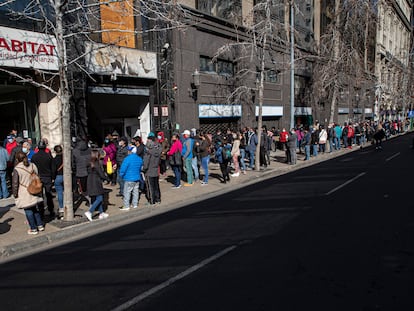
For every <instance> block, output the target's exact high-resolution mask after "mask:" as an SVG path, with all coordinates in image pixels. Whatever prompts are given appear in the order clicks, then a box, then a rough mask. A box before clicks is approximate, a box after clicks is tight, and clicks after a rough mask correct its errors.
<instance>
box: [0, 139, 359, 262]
mask: <svg viewBox="0 0 414 311" xmlns="http://www.w3.org/2000/svg"><path fill="white" fill-rule="evenodd" d="M357 150H359V147H354V148H353V149H341V150H340V151H334V152H332V153H325V154H320V155H318V157H316V158H311V160H310V161H303V159H304V155H303V154H298V162H297V164H296V165H288V164H286V163H284V152H282V151H280V150H277V151H276V152H272V153H271V159H272V161H271V164H270V166H268V167H267V168H266V169H265V170H261V171H247V173H246V175H243V174H240V176H239V177H233V178H231V181H230V182H229V183H227V184H222V183H220V180H219V179H218V178H216V177H215V176H218V175H219V176H221V172H220V168H219V165H218V164H216V163H211V162H210V166H209V173H210V174H209V175H210V178H209V184H208V186H202V185H201V184H200V182H197V183H195V184H194V186H192V187H182V188H180V189H173V188H172V183H171V182H172V180H173V173H172V171H171V170H169V171H168V172H167V178H165V179H161V180H160V188H161V201H162V203H161V204H159V205H158V204H157V205H152V206H148V205H146V204H145V203H146V199H145V197H144V196H142V197H141V199H140V202H139V206H138V208H137V209H130V210H129V211H121V210H120V209H119V208H120V207H121V206H122V199H121V198H120V197H117V196H116V195H115V194H116V193H117V192H118V188H117V187H116V186H115V187H113V186H112V187H111V186H104V187H105V189H106V190H107V192H108V205H107V211H106V212H107V213H108V214H109V218H107V219H105V220H98V219H97V217H95V218H94V221H92V222H89V221H88V220H87V219H86V217H84V215H83V213H84V212H85V211H86V210H87V207H86V206H85V204H84V203H83V204H81V205H80V206H79V208H78V209H77V210H76V212H75V220H74V221H73V222H65V221H63V220H53V221H50V222H47V223H46V226H45V231H43V232H40V233H39V234H38V235H35V236H33V235H28V234H27V229H28V225H27V223H26V217H25V215H24V211H23V210H19V209H17V208H16V207H15V206H14V199H13V198H12V197H10V198H8V199H3V200H0V262H6V261H8V260H12V259H16V258H18V257H21V256H25V255H28V254H30V253H33V252H37V251H41V250H43V249H46V248H49V247H53V246H57V245H60V244H64V243H68V242H71V241H75V240H77V239H81V238H84V237H87V236H89V235H92V234H96V233H99V232H102V231H106V230H110V229H111V228H115V227H119V226H122V225H125V224H128V223H132V222H135V221H138V220H142V219H145V218H148V217H153V216H155V215H158V214H162V213H165V212H168V211H170V210H173V209H177V208H180V207H182V206H185V205H188V204H190V203H194V202H197V201H201V200H204V199H208V198H210V197H214V196H218V195H220V194H222V193H226V192H229V191H232V190H235V189H238V188H242V187H245V186H247V185H250V184H253V183H257V182H259V181H263V180H265V179H268V178H272V177H276V176H279V175H283V174H286V173H288V172H290V171H292V170H297V169H301V168H303V167H307V166H310V165H314V164H316V163H319V162H321V161H325V160H329V159H332V158H334V157H338V156H341V155H343V154H346V153H349V152H352V151H357ZM55 206H57V202H56V204H55Z"/></svg>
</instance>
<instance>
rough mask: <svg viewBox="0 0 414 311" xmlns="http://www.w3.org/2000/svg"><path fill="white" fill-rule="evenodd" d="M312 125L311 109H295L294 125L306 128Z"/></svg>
mask: <svg viewBox="0 0 414 311" xmlns="http://www.w3.org/2000/svg"><path fill="white" fill-rule="evenodd" d="M312 124H313V117H312V108H311V107H295V125H296V126H301V127H304V128H308V127H309V126H311V125H312Z"/></svg>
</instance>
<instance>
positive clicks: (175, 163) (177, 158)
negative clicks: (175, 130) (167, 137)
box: [167, 134, 183, 189]
mask: <svg viewBox="0 0 414 311" xmlns="http://www.w3.org/2000/svg"><path fill="white" fill-rule="evenodd" d="M171 143H172V145H171V148H170V150H169V151H168V152H167V155H168V156H169V157H170V165H171V168H172V170H173V172H174V177H175V181H174V186H173V189H180V188H181V167H182V165H183V162H182V160H181V159H182V158H181V152H182V150H183V145H182V143H181V141H180V139H179V137H178V135H177V134H174V135H173V136H172V137H171ZM177 153H178V154H177Z"/></svg>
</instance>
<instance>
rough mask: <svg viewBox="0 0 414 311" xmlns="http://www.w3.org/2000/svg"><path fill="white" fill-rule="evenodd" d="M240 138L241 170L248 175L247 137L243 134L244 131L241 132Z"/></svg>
mask: <svg viewBox="0 0 414 311" xmlns="http://www.w3.org/2000/svg"><path fill="white" fill-rule="evenodd" d="M239 139H240V147H239V150H240V167H241V172H242V174H243V175H246V163H245V159H246V137H245V135H243V133H239Z"/></svg>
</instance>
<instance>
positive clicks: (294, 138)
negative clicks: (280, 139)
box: [286, 128, 298, 165]
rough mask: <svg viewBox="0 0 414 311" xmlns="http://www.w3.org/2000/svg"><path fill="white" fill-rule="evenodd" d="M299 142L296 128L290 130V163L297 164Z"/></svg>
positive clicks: (288, 142)
mask: <svg viewBox="0 0 414 311" xmlns="http://www.w3.org/2000/svg"><path fill="white" fill-rule="evenodd" d="M297 144H298V137H297V135H296V131H295V129H294V128H292V129H291V130H290V133H289V138H288V141H287V142H286V146H287V149H288V152H289V160H290V162H288V164H290V165H295V164H296V159H297V155H296V147H297Z"/></svg>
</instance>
